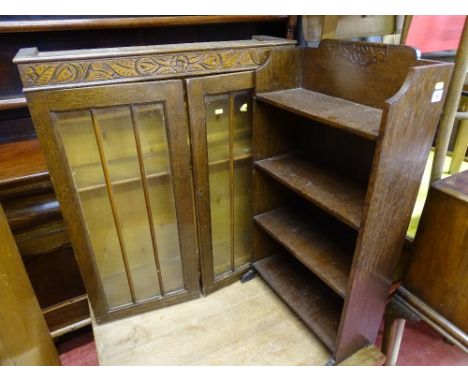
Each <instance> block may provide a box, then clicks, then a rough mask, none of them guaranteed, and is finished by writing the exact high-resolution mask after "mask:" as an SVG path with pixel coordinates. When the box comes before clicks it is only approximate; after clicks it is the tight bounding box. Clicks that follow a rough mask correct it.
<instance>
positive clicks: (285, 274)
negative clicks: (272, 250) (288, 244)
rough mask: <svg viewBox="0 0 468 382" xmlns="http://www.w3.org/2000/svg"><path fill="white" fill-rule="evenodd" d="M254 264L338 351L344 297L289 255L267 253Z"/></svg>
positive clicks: (299, 313)
mask: <svg viewBox="0 0 468 382" xmlns="http://www.w3.org/2000/svg"><path fill="white" fill-rule="evenodd" d="M254 267H255V269H256V270H257V271H258V272H259V273H260V275H261V276H262V278H263V279H264V280H265V282H266V283H267V284H268V285H269V286H270V287H271V288H272V289H273V290H274V291H275V292H276V293H277V294H278V296H279V297H281V298H282V299H283V300H284V302H285V303H286V304H287V305H288V306H289V307H290V308H291V309H292V310H293V311H294V312H295V313H296V314H297V315H298V316H299V318H300V319H301V320H302V321H304V323H305V324H306V325H307V326H308V327H309V328H311V329H312V331H313V332H314V333H315V334H316V335H317V337H319V338H320V340H322V341H323V343H324V344H325V345H326V346H327V347H328V348H329V349H330V350H331V351H334V350H335V349H336V334H337V331H338V325H339V322H340V314H341V307H342V301H341V299H340V298H339V297H338V296H337V295H336V294H335V293H334V292H332V291H331V290H330V289H328V287H327V286H325V285H324V284H322V283H321V281H320V280H318V279H316V278H315V277H314V276H312V275H311V274H310V272H309V271H308V270H307V268H305V267H304V266H303V265H302V264H300V263H299V262H298V261H297V260H295V259H293V258H291V257H290V256H288V255H283V254H277V255H273V256H270V257H267V258H265V259H263V260H260V261H257V262H256V263H254Z"/></svg>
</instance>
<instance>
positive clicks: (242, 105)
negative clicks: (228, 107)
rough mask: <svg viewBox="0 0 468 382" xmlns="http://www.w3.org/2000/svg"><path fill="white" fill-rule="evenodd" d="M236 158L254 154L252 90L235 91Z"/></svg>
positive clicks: (234, 129) (234, 148)
mask: <svg viewBox="0 0 468 382" xmlns="http://www.w3.org/2000/svg"><path fill="white" fill-rule="evenodd" d="M233 96H234V119H233V120H234V127H233V134H234V147H233V151H234V158H239V157H241V158H242V157H245V156H249V155H251V154H252V91H251V90H245V91H242V92H237V93H234V95H233Z"/></svg>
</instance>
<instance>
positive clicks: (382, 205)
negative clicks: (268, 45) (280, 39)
mask: <svg viewBox="0 0 468 382" xmlns="http://www.w3.org/2000/svg"><path fill="white" fill-rule="evenodd" d="M293 57H294V58H292V57H291V55H281V54H277V56H276V57H275V58H276V60H275V62H276V65H275V66H270V67H267V68H264V69H263V70H262V69H260V70H259V71H258V73H257V78H256V80H257V87H256V91H257V93H256V97H255V112H254V149H253V151H254V196H253V200H254V206H253V208H254V214H255V216H254V221H255V223H256V228H255V229H254V244H253V248H254V259H255V262H254V267H255V269H256V270H257V271H258V272H259V273H260V275H261V276H262V277H263V279H264V280H265V281H266V282H267V283H268V284H269V285H270V286H271V287H272V288H273V289H274V290H275V291H276V293H277V294H278V295H279V296H280V297H281V298H282V299H283V300H284V301H285V302H286V304H288V305H289V306H290V307H291V309H292V310H294V311H295V312H296V313H297V314H298V315H299V317H301V318H302V320H303V321H304V322H305V323H306V324H307V325H308V326H309V327H310V328H311V329H312V330H313V331H314V332H315V333H316V334H317V336H318V337H320V338H321V339H322V341H323V342H324V343H325V344H326V345H327V346H328V347H329V349H330V350H331V351H332V353H333V357H334V360H336V361H337V362H341V361H342V360H344V359H345V358H347V357H348V356H350V355H351V354H352V353H354V352H356V351H357V350H358V349H359V348H362V347H364V346H366V345H368V344H372V343H373V342H374V341H375V338H376V336H377V333H378V329H379V325H380V320H381V317H382V314H383V311H384V309H385V304H386V296H387V295H388V291H389V287H390V284H391V280H392V279H391V277H392V272H393V271H394V267H395V265H396V262H397V259H398V256H397V254H399V253H401V249H402V246H403V243H404V237H405V232H406V228H407V226H408V223H409V217H410V214H411V209H412V206H413V203H414V200H415V197H416V193H417V190H418V185H419V181H420V179H421V177H422V174H423V171H424V166H425V162H426V158H427V155H428V152H429V149H430V146H431V143H432V139H433V136H434V132H435V128H436V124H437V120H438V116H439V114H440V110H441V105H442V103H443V99H442V98H441V97H438V95H439V93H442V92H443V91H442V90H441V89H443V88H446V87H447V85H448V80H449V76H450V70H451V66H450V65H446V64H442V63H437V62H430V61H422V60H417V59H416V55H415V51H414V50H413V49H411V48H409V47H404V46H387V45H379V44H368V43H358V42H345V41H338V40H334V41H333V40H325V41H322V43H321V44H320V46H319V48H317V49H309V48H306V49H302V50H300V51H296V52H295V53H294V55H293Z"/></svg>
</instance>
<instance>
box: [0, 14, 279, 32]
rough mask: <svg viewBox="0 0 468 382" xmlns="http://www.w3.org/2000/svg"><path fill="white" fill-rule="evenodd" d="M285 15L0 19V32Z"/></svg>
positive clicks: (237, 20) (246, 19) (241, 20)
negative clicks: (0, 20)
mask: <svg viewBox="0 0 468 382" xmlns="http://www.w3.org/2000/svg"><path fill="white" fill-rule="evenodd" d="M286 20H287V16H280V15H276V16H275V15H271V16H268V15H257V16H235V15H231V16H146V17H142V16H139V17H101V18H97V17H83V18H68V19H67V18H65V19H55V20H54V19H47V20H11V21H2V22H0V33H14V32H39V31H41V32H42V31H67V30H80V29H115V28H144V27H164V26H182V25H198V24H219V23H247V22H274V21H286Z"/></svg>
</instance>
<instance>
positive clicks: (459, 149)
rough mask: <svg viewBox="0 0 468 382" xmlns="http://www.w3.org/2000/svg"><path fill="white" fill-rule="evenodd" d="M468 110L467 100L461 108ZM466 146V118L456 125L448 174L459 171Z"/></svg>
mask: <svg viewBox="0 0 468 382" xmlns="http://www.w3.org/2000/svg"><path fill="white" fill-rule="evenodd" d="M461 109H462V110H463V111H468V102H466V103H465V104H464V105H463V107H462V108H461ZM467 147H468V120H466V119H465V120H462V121H460V124H459V125H458V134H457V139H456V141H455V146H454V148H453V154H452V161H451V162H450V170H449V172H450V174H452V175H453V174H456V173H457V172H459V171H460V167H461V165H462V162H463V159H464V158H465V153H466V148H467Z"/></svg>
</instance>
